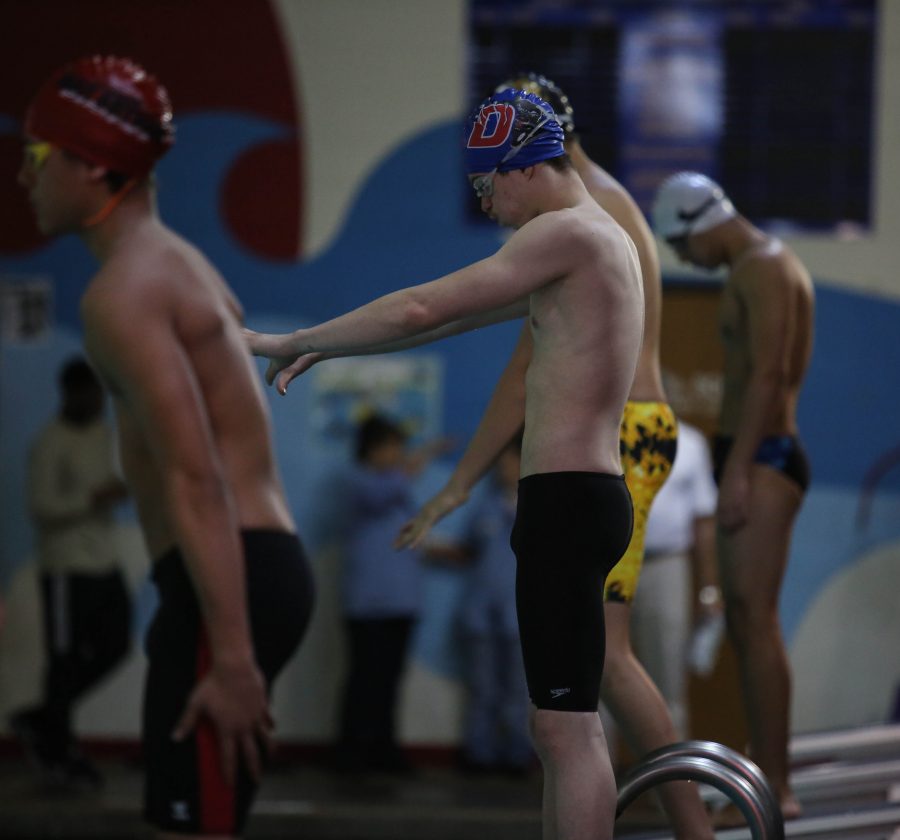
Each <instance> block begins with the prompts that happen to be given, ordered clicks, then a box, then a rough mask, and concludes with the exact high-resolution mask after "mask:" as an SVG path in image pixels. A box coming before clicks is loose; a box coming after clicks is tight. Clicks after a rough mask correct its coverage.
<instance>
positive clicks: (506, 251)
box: [266, 213, 593, 368]
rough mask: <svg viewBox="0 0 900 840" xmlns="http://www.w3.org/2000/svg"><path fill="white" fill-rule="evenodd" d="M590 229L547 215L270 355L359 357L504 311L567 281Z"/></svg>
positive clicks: (284, 361)
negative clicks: (488, 251)
mask: <svg viewBox="0 0 900 840" xmlns="http://www.w3.org/2000/svg"><path fill="white" fill-rule="evenodd" d="M592 240H593V236H592V231H590V230H588V229H585V228H584V227H583V226H580V225H578V224H577V223H574V224H573V220H572V218H571V217H570V216H569V215H568V214H563V213H545V214H543V215H540V216H537V217H536V218H534V219H532V220H531V221H530V222H528V223H527V224H525V225H523V226H522V227H521V228H519V230H517V231H516V232H515V233H514V234H513V235H512V236H511V237H510V239H509V240H508V241H507V242H506V244H504V245H503V247H502V248H501V249H500V250H499V251H498V252H497V253H496V254H494V255H493V256H490V257H488V258H486V259H483V260H480V261H479V262H477V263H473V264H472V265H469V266H466V267H465V268H461V269H459V270H458V271H454V272H452V273H451V274H447V275H445V276H444V277H440V278H438V279H437V280H432V281H430V282H428V283H422V284H421V285H418V286H410V287H409V288H406V289H400V290H398V291H396V292H391V293H390V294H388V295H384V296H383V297H380V298H377V299H376V300H373V301H371V302H370V303H367V304H366V305H365V306H361V307H359V308H358V309H354V310H353V311H352V312H348V313H347V314H345V315H341V316H340V317H338V318H334V319H332V320H330V321H326V322H325V323H322V324H318V325H317V326H314V327H310V328H309V329H305V330H298V331H297V332H295V333H292V334H291V335H290V336H287V337H285V338H283V339H282V340H281V341H279V342H278V343H277V344H274V345H272V346H270V347H269V352H267V353H266V355H268V356H269V357H270V358H273V357H275V358H277V359H278V361H277V364H278V365H279V366H280V367H282V368H284V367H288V366H289V365H290V364H292V363H293V361H295V360H296V358H297V357H298V356H302V355H306V354H310V353H324V354H328V353H333V352H336V351H339V352H349V353H353V352H356V351H357V350H360V349H365V348H368V347H377V346H379V345H385V344H390V343H393V342H396V341H400V340H404V339H408V338H410V337H412V336H417V335H420V334H422V333H428V332H430V331H432V330H435V329H437V328H439V327H442V326H445V325H447V324H450V323H452V322H454V321H459V320H462V319H466V318H469V317H471V316H473V315H477V314H481V313H485V312H490V311H492V310H497V309H502V308H505V307H508V306H510V305H512V304H515V303H517V302H522V301H525V300H527V299H528V297H529V296H530V295H531V293H532V292H534V291H537V290H538V289H540V288H542V287H543V286H545V285H547V284H548V283H552V282H554V281H555V280H557V279H558V278H560V277H564V276H566V275H567V274H568V273H569V272H570V271H571V270H572V269H573V268H574V267H575V266H576V265H578V264H579V261H580V260H581V259H582V255H583V252H584V248H585V246H586V245H587V244H589V246H590V247H591V248H593V241H592Z"/></svg>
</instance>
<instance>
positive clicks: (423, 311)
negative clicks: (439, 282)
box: [399, 297, 438, 334]
mask: <svg viewBox="0 0 900 840" xmlns="http://www.w3.org/2000/svg"><path fill="white" fill-rule="evenodd" d="M399 316H400V322H401V326H402V327H403V331H404V332H406V333H410V334H416V333H420V332H425V331H426V330H430V329H432V328H433V327H435V326H438V322H437V320H436V318H435V315H434V312H433V311H432V310H431V309H430V308H429V307H428V306H427V305H426V304H424V303H422V301H420V300H416V299H415V298H413V297H409V298H407V299H406V300H404V301H403V304H402V306H401V307H400V313H399Z"/></svg>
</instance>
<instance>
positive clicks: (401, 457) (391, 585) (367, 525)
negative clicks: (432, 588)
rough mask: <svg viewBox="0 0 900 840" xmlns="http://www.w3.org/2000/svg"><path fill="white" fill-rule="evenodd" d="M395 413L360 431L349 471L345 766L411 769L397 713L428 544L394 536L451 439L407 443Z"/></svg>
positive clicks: (340, 756) (341, 765)
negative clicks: (415, 446) (419, 480)
mask: <svg viewBox="0 0 900 840" xmlns="http://www.w3.org/2000/svg"><path fill="white" fill-rule="evenodd" d="M406 440H407V436H406V433H405V431H404V430H403V428H402V427H401V426H400V425H398V424H397V423H395V422H393V421H392V420H390V419H388V418H386V417H383V416H380V415H377V414H375V415H372V416H370V417H369V418H368V419H366V420H364V421H363V422H362V423H361V424H360V425H359V427H358V428H357V433H356V452H355V456H356V463H355V464H354V466H353V469H352V470H350V472H349V473H348V475H347V476H346V483H345V487H344V501H345V504H346V512H347V516H346V522H347V530H346V535H347V539H346V551H345V555H344V570H343V581H342V593H341V598H342V612H343V617H344V625H345V628H346V635H347V677H346V682H345V685H344V695H343V702H342V706H341V722H340V739H339V744H338V750H337V756H336V766H337V768H338V769H339V770H344V771H365V770H381V771H387V772H396V773H408V772H410V770H411V768H410V766H409V763H408V761H407V759H406V758H405V756H404V755H403V753H402V751H401V750H400V748H399V746H398V743H397V738H396V732H395V719H396V707H397V699H398V690H399V686H400V681H401V679H402V677H403V672H404V669H405V665H406V661H407V655H408V651H409V643H410V639H411V637H412V632H413V629H414V628H415V625H416V621H417V619H418V616H419V613H420V611H421V608H422V599H423V588H424V569H423V567H422V554H421V552H419V551H416V550H413V549H403V550H401V551H398V550H396V549H395V548H394V547H393V541H394V537H395V535H396V533H397V532H398V531H399V530H400V528H401V526H402V525H403V524H404V523H405V522H407V521H408V520H409V519H410V517H412V516H413V515H414V514H415V511H416V506H415V503H414V500H413V496H412V481H413V477H414V475H415V474H416V473H418V472H419V471H420V470H421V468H422V467H423V466H424V465H425V463H426V462H427V461H428V460H429V459H430V458H431V457H433V456H434V455H435V454H437V452H438V451H439V449H440V446H441V445H442V443H441V442H437V446H436V445H435V444H431V445H427V446H424V447H422V448H421V449H419V450H416V451H415V452H407V449H406Z"/></svg>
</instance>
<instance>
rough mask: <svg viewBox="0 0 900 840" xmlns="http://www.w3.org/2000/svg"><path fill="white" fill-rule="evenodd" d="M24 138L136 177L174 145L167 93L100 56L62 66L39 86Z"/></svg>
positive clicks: (120, 62)
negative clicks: (33, 139)
mask: <svg viewBox="0 0 900 840" xmlns="http://www.w3.org/2000/svg"><path fill="white" fill-rule="evenodd" d="M25 133H26V134H27V135H28V136H30V137H34V138H35V139H37V140H44V141H47V142H49V143H53V144H54V145H56V146H59V147H60V148H61V149H66V150H67V151H69V152H72V153H73V154H75V155H78V157H81V158H84V159H85V160H87V161H90V162H91V163H95V164H97V165H98V166H105V167H106V168H108V169H109V170H111V171H113V172H120V173H121V174H123V175H129V176H131V177H138V178H139V177H143V176H144V175H146V174H147V173H149V172H150V170H151V169H153V166H154V164H155V163H156V161H157V160H159V159H160V158H161V157H162V156H163V155H164V154H165V153H166V152H167V151H168V150H169V147H170V146H171V145H172V143H174V142H175V127H174V126H173V125H172V105H171V103H170V102H169V94H168V93H167V92H166V89H165V88H164V87H163V86H162V85H161V84H160V83H159V82H157V81H156V79H154V78H153V76H149V75H147V73H146V72H145V71H144V69H143V68H142V67H141V66H140V65H138V64H135V63H134V62H133V61H130V60H129V59H127V58H116V57H115V56H99V55H95V56H92V57H91V58H82V59H79V60H78V61H76V62H74V63H73V64H69V65H67V66H66V67H63V68H62V69H61V70H59V71H57V72H56V73H55V74H54V75H53V76H52V77H51V78H50V79H49V81H47V82H46V83H45V84H44V85H43V87H41V89H40V90H39V91H38V92H37V95H36V96H35V97H34V99H33V100H32V102H31V105H30V106H29V107H28V112H27V113H26V115H25Z"/></svg>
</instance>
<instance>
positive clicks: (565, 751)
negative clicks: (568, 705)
mask: <svg viewBox="0 0 900 840" xmlns="http://www.w3.org/2000/svg"><path fill="white" fill-rule="evenodd" d="M528 724H529V727H528V728H529V732H530V734H531V740H532V742H533V744H534V748H535V750H536V752H537V754H538V756H539V757H540V759H541V761H542V762H544V763H547V762H554V763H555V762H558V761H559V760H560V759H561V758H564V757H568V756H571V755H572V752H573V750H580V749H582V748H583V747H585V746H586V745H587V744H588V742H589V741H590V739H591V737H600V738H602V737H603V727H602V725H601V723H600V716H599V715H598V714H597V713H596V712H556V711H552V710H550V709H532V712H531V716H530V717H529V721H528Z"/></svg>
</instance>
